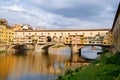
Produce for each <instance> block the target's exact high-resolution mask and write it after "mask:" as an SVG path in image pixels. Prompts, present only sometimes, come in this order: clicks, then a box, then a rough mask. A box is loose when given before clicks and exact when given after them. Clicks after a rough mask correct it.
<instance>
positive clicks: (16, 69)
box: [0, 47, 100, 80]
mask: <svg viewBox="0 0 120 80" xmlns="http://www.w3.org/2000/svg"><path fill="white" fill-rule="evenodd" d="M99 50H100V49H99ZM81 52H82V53H81V55H82V56H83V57H87V58H91V59H93V58H94V59H95V58H97V57H98V55H97V52H99V51H95V50H91V48H90V47H88V48H84V49H82V50H81ZM56 53H57V52H56ZM61 53H62V51H61ZM71 58H72V57H71V52H70V50H68V51H67V50H66V51H64V53H62V54H45V53H41V52H37V53H36V52H35V51H32V50H29V51H22V52H20V53H16V54H12V53H11V54H10V53H9V54H0V80H53V79H55V78H57V76H58V75H59V74H60V73H61V71H62V70H64V68H65V67H67V66H68V65H66V64H67V63H71Z"/></svg>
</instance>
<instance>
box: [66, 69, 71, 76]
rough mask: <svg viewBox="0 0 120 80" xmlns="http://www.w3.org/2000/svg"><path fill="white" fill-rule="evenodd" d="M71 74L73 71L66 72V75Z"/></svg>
mask: <svg viewBox="0 0 120 80" xmlns="http://www.w3.org/2000/svg"><path fill="white" fill-rule="evenodd" d="M71 73H73V71H72V70H71V69H67V71H66V72H65V74H66V75H69V74H71Z"/></svg>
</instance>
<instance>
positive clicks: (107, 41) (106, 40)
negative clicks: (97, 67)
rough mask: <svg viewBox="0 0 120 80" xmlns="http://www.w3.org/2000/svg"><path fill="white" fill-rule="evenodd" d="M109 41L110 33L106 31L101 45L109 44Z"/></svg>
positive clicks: (110, 39) (110, 38)
mask: <svg viewBox="0 0 120 80" xmlns="http://www.w3.org/2000/svg"><path fill="white" fill-rule="evenodd" d="M111 42H112V34H111V32H109V33H106V35H105V37H104V39H103V45H105V46H109V45H111Z"/></svg>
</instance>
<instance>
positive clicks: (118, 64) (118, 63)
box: [60, 52, 120, 80]
mask: <svg viewBox="0 0 120 80" xmlns="http://www.w3.org/2000/svg"><path fill="white" fill-rule="evenodd" d="M83 68H84V69H83ZM60 80H120V52H118V53H116V54H112V53H110V52H107V53H104V54H102V56H101V58H100V59H99V60H96V61H95V62H93V64H92V65H90V66H87V67H80V68H76V69H75V70H74V71H71V70H70V69H68V70H67V71H66V73H65V76H64V77H62V78H61V79H60Z"/></svg>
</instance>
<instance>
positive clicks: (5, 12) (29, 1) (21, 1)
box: [0, 0, 119, 29]
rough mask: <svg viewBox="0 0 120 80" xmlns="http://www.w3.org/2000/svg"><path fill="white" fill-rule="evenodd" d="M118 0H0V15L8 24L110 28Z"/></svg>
mask: <svg viewBox="0 0 120 80" xmlns="http://www.w3.org/2000/svg"><path fill="white" fill-rule="evenodd" d="M118 4H119V0H0V18H4V19H6V20H7V21H8V23H9V24H10V25H12V24H29V25H31V26H32V27H36V28H38V27H40V28H44V29H101V28H111V27H112V24H113V20H114V17H115V14H116V11H117V7H118Z"/></svg>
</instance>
